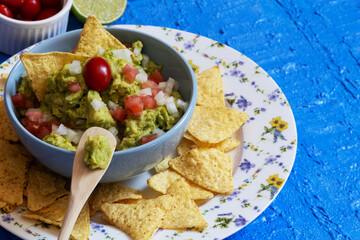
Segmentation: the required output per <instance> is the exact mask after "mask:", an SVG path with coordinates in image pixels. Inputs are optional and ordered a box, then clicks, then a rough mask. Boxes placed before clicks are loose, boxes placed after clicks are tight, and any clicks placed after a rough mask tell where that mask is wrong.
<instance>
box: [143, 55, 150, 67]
mask: <svg viewBox="0 0 360 240" xmlns="http://www.w3.org/2000/svg"><path fill="white" fill-rule="evenodd" d="M142 56H143V59H142V60H141V66H142V67H143V68H146V67H147V66H148V64H149V60H150V58H149V56H148V55H146V54H143V55H142Z"/></svg>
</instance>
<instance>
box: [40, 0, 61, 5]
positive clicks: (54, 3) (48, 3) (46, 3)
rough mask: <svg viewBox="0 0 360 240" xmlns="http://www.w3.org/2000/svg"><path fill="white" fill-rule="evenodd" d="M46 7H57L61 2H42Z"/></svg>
mask: <svg viewBox="0 0 360 240" xmlns="http://www.w3.org/2000/svg"><path fill="white" fill-rule="evenodd" d="M40 1H41V4H42V5H43V6H44V7H57V6H59V5H60V2H61V0H40Z"/></svg>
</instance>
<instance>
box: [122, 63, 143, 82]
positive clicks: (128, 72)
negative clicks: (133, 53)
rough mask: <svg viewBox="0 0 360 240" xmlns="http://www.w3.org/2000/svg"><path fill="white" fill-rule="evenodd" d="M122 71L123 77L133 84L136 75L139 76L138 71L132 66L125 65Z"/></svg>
mask: <svg viewBox="0 0 360 240" xmlns="http://www.w3.org/2000/svg"><path fill="white" fill-rule="evenodd" d="M122 71H123V72H124V73H125V77H126V78H127V79H128V80H129V81H130V82H134V81H135V77H136V75H138V74H139V70H137V68H136V67H134V66H132V65H131V64H130V63H128V64H126V65H125V67H123V69H122Z"/></svg>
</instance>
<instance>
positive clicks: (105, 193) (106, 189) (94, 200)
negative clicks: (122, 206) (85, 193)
mask: <svg viewBox="0 0 360 240" xmlns="http://www.w3.org/2000/svg"><path fill="white" fill-rule="evenodd" d="M123 199H142V193H141V191H139V190H136V189H133V188H131V187H127V186H124V185H122V184H120V183H101V184H99V185H98V186H97V187H96V189H95V191H94V193H93V194H92V196H91V202H90V206H91V208H92V209H93V210H95V211H97V210H100V207H101V205H102V204H104V203H115V202H117V201H120V200H123Z"/></svg>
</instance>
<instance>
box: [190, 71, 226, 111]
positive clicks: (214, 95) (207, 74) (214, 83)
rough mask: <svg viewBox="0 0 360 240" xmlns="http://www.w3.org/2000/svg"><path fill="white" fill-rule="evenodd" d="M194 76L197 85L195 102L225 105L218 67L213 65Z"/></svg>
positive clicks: (198, 103) (203, 104) (205, 104)
mask: <svg viewBox="0 0 360 240" xmlns="http://www.w3.org/2000/svg"><path fill="white" fill-rule="evenodd" d="M195 76H196V82H197V86H198V94H197V100H196V104H197V105H202V106H214V107H215V106H216V107H225V99H224V91H223V86H222V85H223V84H222V79H221V72H220V67H219V66H214V67H212V68H209V69H207V70H205V71H203V72H201V73H199V74H196V75H195Z"/></svg>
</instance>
